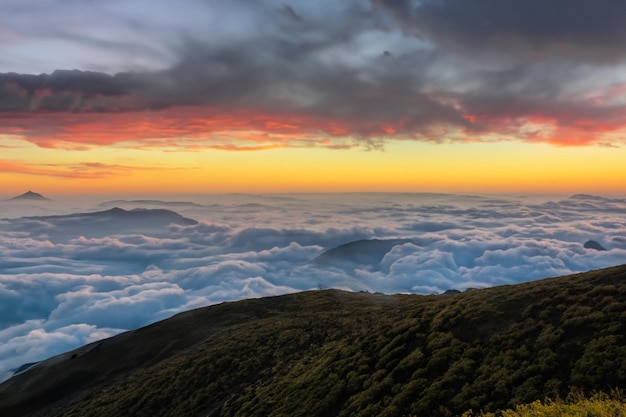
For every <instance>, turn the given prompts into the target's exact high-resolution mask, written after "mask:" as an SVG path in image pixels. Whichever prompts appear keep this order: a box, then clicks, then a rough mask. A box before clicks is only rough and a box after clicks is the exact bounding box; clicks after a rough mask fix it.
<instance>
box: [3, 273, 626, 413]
mask: <svg viewBox="0 0 626 417" xmlns="http://www.w3.org/2000/svg"><path fill="white" fill-rule="evenodd" d="M625 284H626V266H623V267H616V268H610V269H605V270H600V271H592V272H589V273H585V274H578V275H572V276H567V277H561V278H556V279H548V280H542V281H536V282H531V283H526V284H520V285H515V286H502V287H497V288H491V289H486V290H480V291H470V292H465V293H460V294H454V295H440V296H418V295H396V296H386V295H379V294H366V293H346V292H341V291H336V290H328V291H312V292H306V293H298V294H291V295H286V296H281V297H273V298H265V299H258V300H246V301H241V302H237V303H225V304H221V305H218V306H213V307H208V308H205V309H199V310H195V311H191V312H187V313H183V314H181V315H178V316H175V317H173V318H172V319H169V320H166V321H163V322H161V323H157V324H154V325H152V326H148V327H146V328H144V329H140V330H138V331H135V332H131V333H128V334H125V335H121V336H120V337H118V338H113V339H110V340H108V341H105V342H104V343H102V344H100V345H97V346H96V347H92V348H90V349H87V350H85V351H80V352H78V355H77V357H76V358H75V359H69V354H68V358H67V360H57V361H56V362H55V363H54V364H50V365H49V366H40V367H39V369H37V367H36V368H33V370H32V371H28V372H25V373H24V374H22V375H19V376H18V377H16V378H13V379H11V380H10V381H8V382H7V383H5V384H2V385H0V415H3V416H4V415H11V416H20V415H29V413H31V414H33V415H45V416H81V417H86V416H98V417H101V416H119V415H132V416H138V417H141V416H220V417H226V416H246V417H254V416H269V415H271V416H363V417H365V416H410V415H415V416H453V415H462V414H463V413H464V412H466V410H469V409H472V410H481V411H482V412H484V413H494V412H496V411H497V410H503V409H512V410H515V411H507V412H503V413H504V414H501V415H503V416H516V415H521V416H526V415H531V414H529V413H533V412H535V411H536V410H535V409H537V410H539V409H540V408H541V409H542V410H544V411H545V410H551V408H550V407H566V406H571V407H574V406H576V407H578V406H579V404H571V403H567V402H565V403H561V402H558V401H556V402H549V401H548V402H545V403H536V401H537V400H544V399H545V398H558V397H561V398H564V397H565V396H567V394H568V392H569V390H570V386H577V387H580V389H583V390H585V391H586V392H591V391H593V390H596V391H605V392H608V391H609V390H611V389H613V388H619V389H624V388H626V343H625V340H624V337H625V335H626V329H625V327H624V324H623V323H626V285H625ZM25 387H27V388H25ZM53 400H55V401H57V402H56V403H55V402H54V401H53ZM600 400H602V398H599V397H597V398H593V399H591V400H590V402H589V403H588V404H583V405H581V406H587V405H588V406H589V407H591V406H594V404H597V403H599V402H601V401H600ZM607 401H608V400H607ZM520 404H528V405H525V406H520ZM601 406H602V407H604V406H606V407H605V408H606V409H609V408H608V407H609V406H610V404H609V403H608V402H607V403H606V404H605V403H602V404H601ZM516 407H518V408H517V409H516ZM542 407H543V408H542ZM554 409H555V410H556V408H554ZM537 412H540V411H537ZM546 412H547V411H546ZM564 412H569V411H564ZM506 413H522V414H506ZM523 413H526V414H523ZM485 415H489V414H485ZM497 415H500V414H497ZM532 415H547V414H532ZM550 415H561V414H550ZM562 415H594V416H595V415H599V416H602V415H604V414H591V413H590V414H562ZM610 415H617V416H619V415H622V414H610Z"/></svg>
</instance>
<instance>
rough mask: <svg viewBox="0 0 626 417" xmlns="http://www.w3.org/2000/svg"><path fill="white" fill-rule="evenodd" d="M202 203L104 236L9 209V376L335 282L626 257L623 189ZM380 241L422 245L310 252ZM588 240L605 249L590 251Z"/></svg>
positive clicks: (379, 287)
mask: <svg viewBox="0 0 626 417" xmlns="http://www.w3.org/2000/svg"><path fill="white" fill-rule="evenodd" d="M194 203H196V204H185V205H177V206H176V207H172V206H171V205H168V203H167V201H164V202H163V208H168V207H169V209H172V208H174V209H175V210H177V211H179V212H180V214H182V215H184V216H186V217H190V218H194V219H196V220H199V223H198V224H196V225H170V226H167V225H165V226H163V225H158V224H156V225H155V224H146V225H144V226H145V227H143V229H142V230H141V232H138V231H132V230H128V229H127V228H121V229H114V228H111V229H109V230H108V233H106V234H103V233H102V229H99V230H98V234H93V233H89V228H90V224H89V222H83V223H82V224H81V227H80V228H77V227H73V228H69V229H62V228H60V225H61V224H62V223H63V222H61V221H59V219H58V218H45V219H26V220H19V219H18V217H19V212H20V211H24V210H23V207H21V206H20V208H19V210H18V212H11V210H17V209H12V208H11V207H12V206H11V205H8V204H7V205H6V206H3V208H5V209H6V211H5V212H6V213H8V214H7V216H8V217H9V218H8V219H4V220H2V221H0V252H1V253H2V254H3V256H2V258H1V259H0V378H6V377H8V376H9V375H10V372H9V370H10V369H14V368H17V367H19V366H20V365H22V364H23V363H26V362H33V361H37V360H41V359H44V358H46V357H48V356H51V355H54V354H58V353H61V352H63V351H66V350H68V349H72V348H76V347H78V346H80V345H82V344H84V343H88V342H90V341H94V340H97V339H99V338H102V337H107V336H109V335H112V334H115V333H117V332H120V331H122V330H127V329H132V328H136V327H139V326H143V325H146V324H149V323H151V322H154V321H156V320H160V319H163V318H166V317H169V316H171V315H172V314H175V313H177V312H180V311H184V310H187V309H191V308H197V307H201V306H205V305H209V304H214V303H219V302H222V301H233V300H239V299H242V298H250V297H262V296H271V295H278V294H285V293H289V292H294V291H301V290H309V289H317V288H330V287H333V288H341V289H347V290H354V291H360V290H367V291H381V292H386V293H394V292H416V293H427V294H428V293H440V292H443V291H446V290H448V289H450V288H456V289H460V290H465V289H467V288H482V287H488V286H492V285H500V284H512V283H517V282H523V281H528V280H533V279H539V278H544V277H549V276H555V275H562V274H567V273H573V272H579V271H585V270H590V269H596V268H601V267H607V266H611V265H616V264H620V263H623V262H624V259H626V239H625V238H624V237H623V236H624V235H625V232H626V218H625V217H624V213H626V200H621V199H606V198H598V197H594V196H574V197H571V198H563V199H557V200H555V201H537V200H536V199H529V198H515V197H506V198H505V197H499V198H486V197H480V196H455V195H429V194H402V195H393V194H390V195H383V194H381V195H372V194H363V195H350V196H341V195H328V196H323V195H318V196H312V195H293V196H278V197H273V196H253V195H250V196H247V195H232V196H208V197H204V198H199V199H198V201H194ZM0 204H3V203H1V202H0ZM55 204H57V206H54V207H56V208H54V209H51V212H52V213H54V214H64V213H65V214H68V213H70V212H93V211H98V210H102V208H101V206H100V205H99V204H98V203H97V202H87V201H85V202H82V203H81V204H72V205H71V207H72V208H71V209H69V208H68V207H63V205H62V204H60V203H55ZM150 204H151V207H153V206H155V205H156V206H158V202H155V201H151V202H150ZM67 206H69V205H67ZM132 207H133V206H132V203H128V206H125V208H132ZM64 210H65V211H64ZM25 211H26V212H28V210H25ZM33 211H35V210H34V209H33ZM37 214H38V215H40V214H39V213H37ZM43 230H45V232H42V231H43ZM374 238H376V239H398V238H402V239H411V242H410V243H404V244H398V245H396V246H393V247H392V249H391V250H389V252H387V254H386V255H385V256H384V257H383V258H382V260H381V261H380V263H379V265H378V267H375V268H373V267H371V265H358V264H354V263H350V262H346V263H344V264H342V263H338V264H336V265H335V266H329V265H326V266H325V265H323V264H317V263H313V262H311V260H313V259H314V258H316V257H317V256H319V255H320V254H321V253H322V252H324V251H325V250H327V249H330V248H333V247H336V246H339V245H342V244H345V243H349V242H351V241H356V240H360V239H374ZM590 239H593V240H596V241H598V242H600V243H601V244H602V245H603V246H604V247H605V248H606V249H607V250H606V251H596V250H591V249H586V248H584V247H583V244H584V243H585V242H586V241H587V240H590Z"/></svg>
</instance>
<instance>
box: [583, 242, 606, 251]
mask: <svg viewBox="0 0 626 417" xmlns="http://www.w3.org/2000/svg"><path fill="white" fill-rule="evenodd" d="M583 246H584V247H585V248H587V249H595V250H599V251H603V250H606V249H605V248H604V246H602V245H601V244H599V243H598V242H596V241H595V240H588V241H587V242H585V244H584V245H583Z"/></svg>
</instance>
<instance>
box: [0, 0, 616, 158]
mask: <svg viewBox="0 0 626 417" xmlns="http://www.w3.org/2000/svg"><path fill="white" fill-rule="evenodd" d="M3 9H4V10H3ZM145 9H150V10H151V11H152V12H151V13H152V14H151V16H153V17H154V18H153V19H152V18H151V19H150V20H149V21H148V20H146V19H144V18H143V13H144V10H145ZM44 14H50V15H51V16H52V18H50V19H46V22H47V23H46V24H44V25H42V26H41V27H38V28H37V29H31V28H29V27H28V26H27V25H26V24H25V22H26V21H27V19H28V16H33V15H35V16H36V15H44ZM625 15H626V7H625V6H623V5H622V4H621V3H620V2H618V1H609V2H605V3H603V4H602V5H592V4H590V3H588V2H584V1H576V2H573V3H567V4H566V5H565V4H560V3H555V2H551V3H546V2H539V1H535V0H533V1H525V2H522V1H513V2H506V3H501V2H497V1H491V0H481V1H478V2H476V3H472V5H471V7H470V6H468V5H467V3H465V2H463V1H456V0H445V1H419V2H417V1H410V0H402V1H385V0H372V1H364V0H362V1H349V2H340V3H336V2H330V1H321V2H316V4H315V6H313V5H311V4H310V3H308V2H304V1H292V2H289V3H287V4H286V3H284V2H274V1H270V0H264V1H260V2H249V1H243V0H238V1H231V2H208V3H207V2H200V1H196V0H187V1H183V2H179V3H177V4H176V6H175V7H174V6H172V5H170V4H169V3H167V2H161V1H157V2H149V3H147V2H144V1H143V0H133V1H131V2H123V3H122V2H116V1H115V2H107V3H106V4H96V2H83V3H81V5H80V7H75V3H74V2H66V1H61V2H58V3H57V5H56V7H55V8H52V7H51V6H49V5H47V4H46V3H35V2H25V3H24V5H22V3H19V4H18V3H13V2H8V3H6V4H5V3H3V6H0V16H1V17H0V22H2V23H3V27H6V29H4V30H5V31H6V32H7V33H8V34H10V35H11V36H6V37H5V39H6V40H5V41H3V42H1V43H0V52H3V54H2V55H4V56H5V58H4V59H5V60H9V61H10V62H8V63H9V64H10V63H11V62H14V65H5V66H4V67H5V68H11V67H14V68H15V71H14V72H11V73H2V74H0V119H1V120H2V121H3V123H2V128H1V129H0V133H5V134H16V135H18V136H20V137H22V138H24V139H25V140H28V141H30V142H32V143H35V144H37V145H39V146H44V147H58V146H63V143H67V142H69V143H75V144H81V145H84V146H104V145H111V144H118V143H128V142H136V141H139V142H141V143H143V146H162V142H161V141H160V140H159V139H160V138H170V139H173V140H171V141H170V143H172V144H173V145H172V146H176V141H180V145H179V146H185V147H189V146H191V144H193V143H195V144H196V145H197V146H198V147H202V148H217V149H226V150H237V149H246V150H248V149H267V148H268V147H286V146H287V147H288V146H291V147H312V146H321V147H340V148H345V147H355V146H362V147H367V148H372V147H374V148H376V147H380V146H383V145H384V143H385V142H386V141H388V140H425V141H435V142H448V141H467V140H480V141H494V140H503V139H507V140H513V139H515V140H523V141H530V142H549V143H553V144H558V145H589V144H598V143H600V144H612V145H616V144H621V143H622V142H623V134H622V133H623V132H622V130H623V128H624V126H625V123H626V119H625V116H624V114H626V111H625V110H626V109H625V108H624V106H625V102H624V92H625V91H626V88H624V86H625V85H626V76H624V75H623V74H624V73H625V72H624V71H623V69H624V68H623V65H624V62H623V58H624V57H623V50H624V48H623V47H622V46H623V45H624V42H625V41H626V31H625V30H624V29H623V25H622V24H621V22H622V21H623V20H624V19H623V17H624V16H625ZM55 23H56V24H55ZM61 23H65V24H66V25H65V26H63V28H60V27H59V26H58V25H59V24H61ZM70 23H72V24H70ZM78 23H81V24H80V25H78ZM87 23H90V24H91V25H90V26H88V27H82V28H81V30H80V31H78V30H76V29H73V26H77V25H78V26H82V25H86V24H87ZM122 34H124V35H125V37H124V40H122V39H121V38H122ZM18 39H20V40H21V42H18V41H17V40H18ZM46 42H47V43H55V42H56V43H59V44H62V45H65V46H66V49H65V50H67V51H69V52H68V55H69V57H68V58H67V62H66V63H59V64H58V66H57V67H53V68H46V69H43V72H42V73H39V74H32V73H28V72H25V68H26V67H27V65H26V63H25V62H24V65H19V64H20V62H22V61H21V60H22V59H23V58H22V55H23V54H24V53H26V54H27V55H28V54H36V51H37V52H41V53H42V54H43V50H42V48H43V45H45V44H46ZM18 45H21V47H22V48H26V49H25V50H26V52H25V51H24V50H20V49H18ZM157 45H158V46H157ZM28 48H30V49H28ZM80 51H82V52H83V54H82V55H81V54H80V53H79V52H80ZM157 51H158V52H157ZM98 52H100V55H98ZM28 56H30V55H28ZM129 56H134V57H136V59H133V60H131V59H128V57H129ZM7 57H8V58H7ZM79 57H80V58H79ZM11 60H12V61H11ZM33 60H35V61H36V57H35V56H33ZM138 61H139V62H143V64H141V65H138V64H136V62H138ZM129 63H131V64H129ZM31 65H33V64H32V63H31ZM77 67H78V68H82V69H83V70H75V69H73V68H77ZM68 68H69V69H68ZM103 69H106V71H103ZM94 115H95V116H94ZM138 123H139V124H141V126H142V128H141V129H136V128H134V127H135V126H136V125H137V124H138ZM105 127H106V129H105ZM95 131H97V132H98V133H97V134H94V133H93V132H95ZM244 132H245V134H244ZM250 132H254V133H255V134H254V135H253V138H252V139H251V138H250V135H251V133H250ZM246 135H247V136H248V139H242V138H245V137H246ZM281 135H284V137H283V136H281Z"/></svg>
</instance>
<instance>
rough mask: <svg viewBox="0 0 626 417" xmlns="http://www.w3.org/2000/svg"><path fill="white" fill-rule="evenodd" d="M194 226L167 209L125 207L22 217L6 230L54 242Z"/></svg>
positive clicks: (188, 220) (193, 223) (193, 221)
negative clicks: (128, 208)
mask: <svg viewBox="0 0 626 417" xmlns="http://www.w3.org/2000/svg"><path fill="white" fill-rule="evenodd" d="M172 224H175V225H180V226H190V225H195V224H198V222H197V221H196V220H193V219H189V218H186V217H183V216H181V215H180V214H178V213H176V212H174V211H170V210H165V209H134V210H124V209H121V208H118V207H115V208H112V209H110V210H106V211H98V212H93V213H75V214H67V215H58V216H34V217H22V218H19V219H16V220H15V221H13V222H12V223H11V224H10V225H7V226H5V228H6V229H12V230H17V231H28V232H31V233H37V232H41V233H45V234H46V235H48V236H49V237H50V240H51V241H57V240H62V239H67V238H72V237H77V236H85V237H99V236H109V235H114V234H128V233H148V232H164V231H165V228H166V227H167V226H169V225H172Z"/></svg>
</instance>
